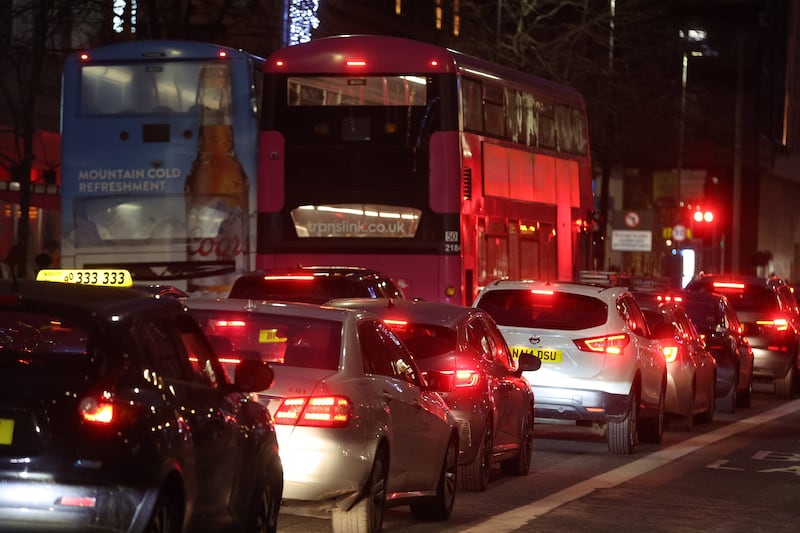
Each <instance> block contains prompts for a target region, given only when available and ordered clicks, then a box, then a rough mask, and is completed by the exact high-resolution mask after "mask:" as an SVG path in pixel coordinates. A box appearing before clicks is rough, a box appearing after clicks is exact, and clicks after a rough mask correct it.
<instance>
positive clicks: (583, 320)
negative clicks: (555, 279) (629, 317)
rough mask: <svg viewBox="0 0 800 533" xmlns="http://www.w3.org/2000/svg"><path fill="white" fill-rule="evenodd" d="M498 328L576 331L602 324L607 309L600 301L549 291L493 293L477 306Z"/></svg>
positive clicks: (501, 291) (500, 291) (490, 292)
mask: <svg viewBox="0 0 800 533" xmlns="http://www.w3.org/2000/svg"><path fill="white" fill-rule="evenodd" d="M477 307H480V308H481V309H484V310H486V311H487V312H488V313H489V314H490V315H492V318H494V320H495V322H497V323H498V324H499V325H501V326H516V327H523V328H542V329H563V330H579V329H587V328H592V327H595V326H600V325H602V324H605V322H606V320H607V316H608V306H607V305H606V304H605V302H603V301H602V300H598V299H597V298H593V297H591V296H585V295H582V294H573V293H568V292H558V291H553V292H552V293H551V292H546V291H541V292H534V291H530V290H496V291H489V292H486V293H485V294H484V295H483V296H482V297H481V299H480V300H479V301H478V303H477Z"/></svg>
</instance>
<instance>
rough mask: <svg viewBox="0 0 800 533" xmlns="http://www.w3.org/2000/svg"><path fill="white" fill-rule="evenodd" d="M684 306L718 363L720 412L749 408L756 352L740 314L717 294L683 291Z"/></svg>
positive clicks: (718, 405) (717, 403)
mask: <svg viewBox="0 0 800 533" xmlns="http://www.w3.org/2000/svg"><path fill="white" fill-rule="evenodd" d="M679 295H680V298H681V303H682V304H683V307H684V308H685V309H686V313H687V314H688V315H689V318H691V319H692V322H693V323H694V325H695V327H696V328H697V331H698V332H699V333H700V336H701V338H702V339H703V342H704V343H705V345H706V348H707V349H708V351H709V352H711V355H712V356H713V357H714V360H715V361H716V362H717V387H716V398H717V401H716V405H717V410H719V411H721V412H725V413H734V412H736V409H737V407H749V406H750V403H751V400H752V394H753V359H754V356H753V349H752V348H751V347H750V343H749V342H748V341H747V337H746V336H745V334H744V327H743V326H742V324H741V323H740V322H739V317H738V316H737V315H736V311H735V310H734V309H733V307H731V305H730V303H729V302H728V299H727V298H726V297H725V296H723V295H721V294H717V293H704V292H694V291H679Z"/></svg>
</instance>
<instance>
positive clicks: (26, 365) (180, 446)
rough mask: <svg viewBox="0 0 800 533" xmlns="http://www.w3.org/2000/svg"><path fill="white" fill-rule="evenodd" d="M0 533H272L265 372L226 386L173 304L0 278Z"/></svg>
mask: <svg viewBox="0 0 800 533" xmlns="http://www.w3.org/2000/svg"><path fill="white" fill-rule="evenodd" d="M0 368H1V369H2V370H1V371H0V529H1V530H4V531H6V530H12V529H13V530H37V531H41V530H51V529H58V530H76V531H87V530H91V531H147V532H178V531H188V530H194V531H196V530H202V531H219V530H237V531H241V530H246V531H276V529H277V515H278V511H279V506H280V500H281V495H282V490H283V471H282V467H281V462H280V457H279V455H278V445H277V440H276V437H275V430H274V426H273V424H272V419H271V417H270V415H269V413H268V411H267V410H266V409H265V408H264V407H262V406H261V405H259V404H258V402H256V401H254V400H252V399H251V396H250V394H248V393H251V392H254V391H259V390H263V389H264V388H266V387H269V386H270V385H271V383H272V379H273V374H272V369H271V368H270V367H269V366H268V365H267V364H266V363H256V362H252V363H243V365H242V366H241V367H240V369H239V371H238V372H237V374H236V376H235V381H234V382H233V383H231V382H229V379H228V376H227V375H226V374H225V371H224V369H223V367H222V366H221V365H220V363H219V361H218V360H217V358H216V356H215V355H214V353H213V350H212V348H211V346H210V344H209V342H208V339H207V338H206V337H205V335H204V334H203V333H202V331H201V330H200V328H199V326H198V324H197V322H196V321H195V320H194V319H193V318H192V317H191V316H190V315H189V314H188V312H187V311H186V310H185V309H184V307H183V305H182V304H181V303H180V302H179V301H178V300H176V299H174V298H161V299H156V298H153V297H152V296H150V295H148V294H146V293H144V292H142V291H140V290H137V289H124V288H118V287H113V288H112V287H91V286H82V285H74V284H61V283H49V282H19V283H18V284H12V283H11V282H4V281H0Z"/></svg>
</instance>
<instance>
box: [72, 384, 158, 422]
mask: <svg viewBox="0 0 800 533" xmlns="http://www.w3.org/2000/svg"><path fill="white" fill-rule="evenodd" d="M142 411H143V407H142V406H141V405H139V404H136V403H132V402H120V401H117V400H116V399H115V398H114V395H113V394H112V393H110V392H108V391H102V392H101V393H99V394H89V395H87V396H84V397H83V398H81V401H80V402H79V403H78V412H79V413H80V415H81V418H82V419H83V421H84V422H88V423H89V424H91V425H94V426H112V425H113V426H119V425H130V424H133V423H135V422H136V421H137V420H138V419H139V418H140V415H141V413H142Z"/></svg>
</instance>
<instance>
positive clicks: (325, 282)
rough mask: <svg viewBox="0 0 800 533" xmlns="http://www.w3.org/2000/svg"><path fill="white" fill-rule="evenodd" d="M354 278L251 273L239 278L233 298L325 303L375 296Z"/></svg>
mask: <svg viewBox="0 0 800 533" xmlns="http://www.w3.org/2000/svg"><path fill="white" fill-rule="evenodd" d="M360 289H361V288H360V287H359V285H358V284H357V282H354V281H352V280H348V279H346V278H343V277H323V276H313V279H312V277H311V276H308V277H304V276H298V277H285V278H277V279H264V278H263V277H247V278H240V279H238V280H236V282H235V283H234V285H233V287H232V288H231V292H230V294H229V295H228V297H229V298H249V299H258V300H283V301H290V302H305V303H315V304H322V303H325V302H327V301H328V300H332V299H333V298H353V297H359V296H362V297H373V298H374V295H370V294H369V293H368V292H366V289H364V290H360Z"/></svg>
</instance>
